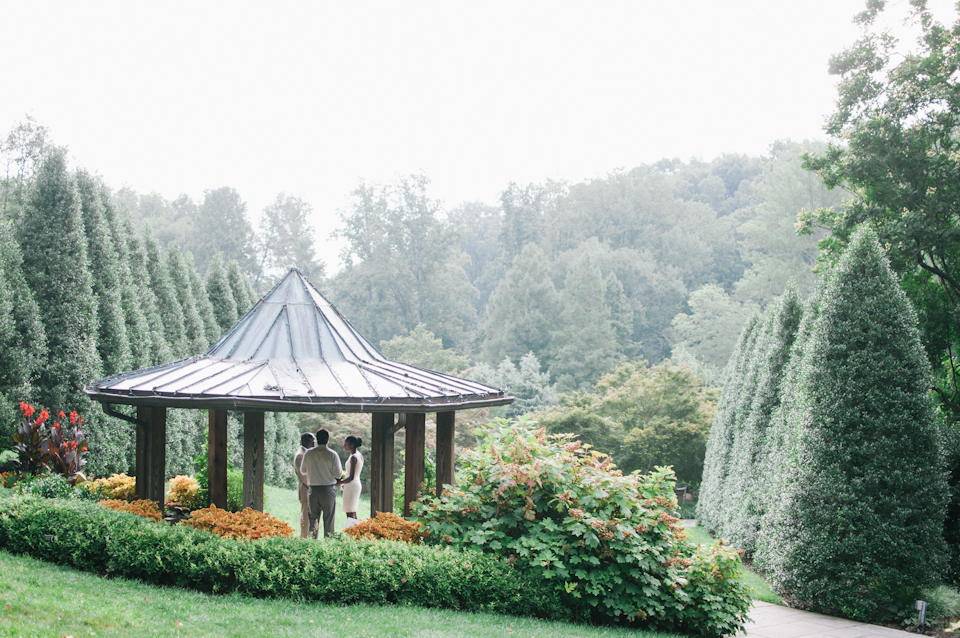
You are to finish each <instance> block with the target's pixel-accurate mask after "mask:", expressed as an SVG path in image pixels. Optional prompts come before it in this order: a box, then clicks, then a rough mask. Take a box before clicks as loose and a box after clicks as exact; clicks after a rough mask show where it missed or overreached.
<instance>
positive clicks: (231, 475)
mask: <svg viewBox="0 0 960 638" xmlns="http://www.w3.org/2000/svg"><path fill="white" fill-rule="evenodd" d="M224 509H226V510H227V511H230V512H239V511H240V510H242V509H243V472H241V471H240V470H227V506H226V508H224Z"/></svg>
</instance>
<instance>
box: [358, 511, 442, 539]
mask: <svg viewBox="0 0 960 638" xmlns="http://www.w3.org/2000/svg"><path fill="white" fill-rule="evenodd" d="M422 527H423V526H422V525H421V524H420V523H418V522H417V521H408V520H406V519H404V518H400V517H399V516H397V515H396V514H394V513H393V512H377V515H376V516H375V517H374V518H368V519H366V520H364V521H361V522H360V523H357V524H356V525H354V526H352V527H348V528H347V529H345V530H343V533H344V534H347V535H348V536H350V537H352V538H354V539H357V540H371V541H375V540H389V541H401V542H404V543H411V544H417V543H419V542H420V541H421V540H422V539H423V535H424V530H423V529H422Z"/></svg>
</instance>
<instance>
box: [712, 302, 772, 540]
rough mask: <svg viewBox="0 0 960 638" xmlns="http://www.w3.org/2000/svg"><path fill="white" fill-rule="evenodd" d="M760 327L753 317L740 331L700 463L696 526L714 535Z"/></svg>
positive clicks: (755, 316)
mask: <svg viewBox="0 0 960 638" xmlns="http://www.w3.org/2000/svg"><path fill="white" fill-rule="evenodd" d="M759 324H760V315H759V314H754V315H753V316H751V317H750V319H748V320H747V324H746V325H745V326H744V327H743V330H741V331H740V337H739V338H738V339H737V345H736V346H735V347H734V349H733V354H732V355H730V360H729V361H728V362H727V369H726V373H725V375H724V376H725V377H726V379H727V383H726V385H725V386H724V388H723V393H722V394H721V395H720V402H719V404H718V406H717V414H716V416H715V417H714V420H713V426H712V427H711V428H710V438H709V439H707V451H706V454H705V455H704V461H703V481H702V482H701V484H700V495H699V496H700V498H699V499H698V501H697V523H698V524H699V525H701V526H702V527H704V528H706V530H707V531H708V532H710V533H711V534H714V535H716V534H717V532H718V531H719V529H720V521H721V520H722V512H723V494H724V487H723V486H724V482H725V480H726V478H727V468H728V464H729V461H730V451H731V447H732V446H733V435H734V422H735V421H736V413H737V407H738V406H739V405H740V391H741V388H742V386H743V381H744V377H745V376H746V369H747V366H748V364H749V360H750V353H751V351H752V348H753V345H754V343H755V342H756V339H757V332H758V326H759Z"/></svg>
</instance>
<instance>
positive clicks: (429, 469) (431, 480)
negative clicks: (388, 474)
mask: <svg viewBox="0 0 960 638" xmlns="http://www.w3.org/2000/svg"><path fill="white" fill-rule="evenodd" d="M405 481H406V468H405V467H404V466H403V465H401V466H400V474H399V476H397V478H395V479H393V511H394V512H399V513H400V515H401V516H402V515H403V493H404V490H405V489H406V483H405ZM436 484H437V464H436V463H434V462H433V461H431V460H430V459H424V462H423V483H421V484H420V489H419V490H417V494H418V495H420V494H423V493H424V492H425V491H427V490H428V489H429V488H431V487H434V486H435V485H436Z"/></svg>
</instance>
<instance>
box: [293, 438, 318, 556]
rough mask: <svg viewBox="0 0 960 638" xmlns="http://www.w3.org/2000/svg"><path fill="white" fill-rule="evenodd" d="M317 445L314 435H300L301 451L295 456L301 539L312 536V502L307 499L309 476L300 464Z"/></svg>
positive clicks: (294, 466) (294, 468) (294, 470)
mask: <svg viewBox="0 0 960 638" xmlns="http://www.w3.org/2000/svg"><path fill="white" fill-rule="evenodd" d="M316 443H317V440H316V439H315V438H313V435H312V434H310V433H309V432H304V433H303V434H301V435H300V449H299V450H297V453H296V454H294V455H293V472H294V474H296V475H297V496H298V497H299V498H300V538H306V537H307V536H309V535H310V500H309V498H308V497H307V490H309V489H310V484H309V483H307V476H306V475H305V474H304V473H303V472H301V471H300V464H301V463H303V455H304V454H305V453H306V451H307V450H309V449H310V448H312V447H313V446H315V445H316Z"/></svg>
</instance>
